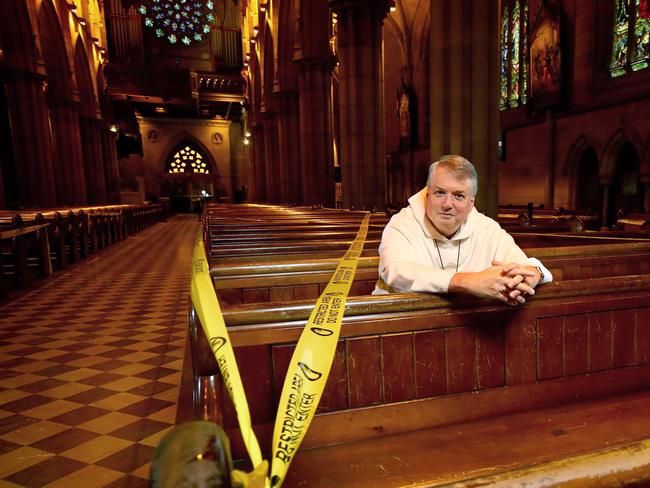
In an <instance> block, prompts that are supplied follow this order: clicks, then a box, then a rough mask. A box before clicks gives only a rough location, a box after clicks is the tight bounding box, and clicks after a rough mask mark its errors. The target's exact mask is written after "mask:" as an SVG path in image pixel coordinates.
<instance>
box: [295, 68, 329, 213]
mask: <svg viewBox="0 0 650 488" xmlns="http://www.w3.org/2000/svg"><path fill="white" fill-rule="evenodd" d="M294 62H295V63H297V64H298V107H299V108H298V110H299V113H300V160H301V168H302V174H301V182H300V186H301V187H302V188H303V192H302V200H301V201H302V203H306V204H322V205H324V206H326V207H334V161H333V155H332V124H331V120H330V112H329V110H330V100H331V96H330V86H331V77H332V69H333V68H334V60H333V59H320V58H299V59H294Z"/></svg>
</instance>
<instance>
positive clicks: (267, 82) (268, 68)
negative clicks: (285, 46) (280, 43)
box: [261, 24, 275, 110]
mask: <svg viewBox="0 0 650 488" xmlns="http://www.w3.org/2000/svg"><path fill="white" fill-rule="evenodd" d="M264 30H265V33H264V38H263V40H262V52H261V55H262V58H263V59H262V63H261V69H262V79H263V82H264V92H263V97H264V100H263V102H262V103H263V106H264V107H265V108H266V110H269V109H271V108H273V105H274V103H273V83H274V81H275V61H274V58H275V55H274V51H273V47H274V42H273V32H272V30H271V27H270V26H269V25H268V24H266V28H265V29H264Z"/></svg>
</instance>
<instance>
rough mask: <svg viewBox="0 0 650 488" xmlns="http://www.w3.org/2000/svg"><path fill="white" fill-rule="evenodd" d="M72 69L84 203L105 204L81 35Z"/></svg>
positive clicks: (97, 126)
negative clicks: (76, 99)
mask: <svg viewBox="0 0 650 488" xmlns="http://www.w3.org/2000/svg"><path fill="white" fill-rule="evenodd" d="M74 70H75V78H76V80H77V88H78V90H79V100H80V102H81V103H80V104H79V133H80V135H81V151H82V154H83V166H84V171H85V177H86V187H87V190H88V191H87V200H88V203H90V204H101V203H106V201H107V198H106V197H107V195H106V175H105V173H106V171H105V164H104V152H103V151H102V136H101V133H102V130H103V123H102V120H101V119H100V118H99V115H100V113H99V107H98V104H97V97H96V96H95V86H94V84H93V79H92V75H91V71H90V63H89V62H88V54H87V51H86V48H85V46H84V43H83V39H82V37H81V36H79V37H78V38H77V42H76V44H75V48H74Z"/></svg>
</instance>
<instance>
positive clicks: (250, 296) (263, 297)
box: [242, 288, 270, 303]
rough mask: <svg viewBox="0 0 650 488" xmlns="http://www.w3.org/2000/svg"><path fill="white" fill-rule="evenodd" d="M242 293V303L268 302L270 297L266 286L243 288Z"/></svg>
mask: <svg viewBox="0 0 650 488" xmlns="http://www.w3.org/2000/svg"><path fill="white" fill-rule="evenodd" d="M242 294H243V297H244V303H258V302H268V301H269V297H270V292H269V289H268V288H244V290H243V291H242Z"/></svg>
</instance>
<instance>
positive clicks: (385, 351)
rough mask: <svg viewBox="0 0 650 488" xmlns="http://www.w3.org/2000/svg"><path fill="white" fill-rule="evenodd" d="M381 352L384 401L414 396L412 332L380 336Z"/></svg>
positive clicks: (409, 398) (402, 399) (394, 400)
mask: <svg viewBox="0 0 650 488" xmlns="http://www.w3.org/2000/svg"><path fill="white" fill-rule="evenodd" d="M381 354H382V359H383V362H382V366H383V369H382V376H383V387H384V401H385V402H389V403H390V402H399V401H404V400H411V399H413V398H415V371H414V364H413V363H414V355H413V334H411V333H407V334H395V335H385V336H382V338H381Z"/></svg>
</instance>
